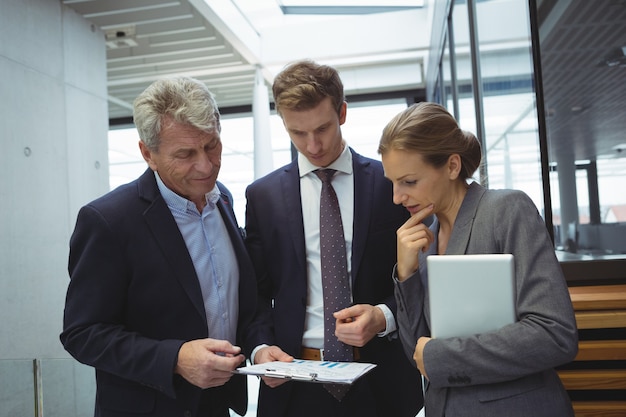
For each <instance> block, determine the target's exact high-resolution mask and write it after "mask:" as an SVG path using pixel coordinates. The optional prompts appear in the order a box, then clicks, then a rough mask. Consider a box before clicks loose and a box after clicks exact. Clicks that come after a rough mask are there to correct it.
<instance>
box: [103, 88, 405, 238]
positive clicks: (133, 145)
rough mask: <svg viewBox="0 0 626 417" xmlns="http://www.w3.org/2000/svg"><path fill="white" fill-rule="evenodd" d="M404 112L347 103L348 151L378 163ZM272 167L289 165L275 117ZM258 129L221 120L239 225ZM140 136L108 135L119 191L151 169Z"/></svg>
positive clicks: (247, 121)
mask: <svg viewBox="0 0 626 417" xmlns="http://www.w3.org/2000/svg"><path fill="white" fill-rule="evenodd" d="M405 108H406V102H405V101H404V100H401V99H394V100H388V101H379V102H361V103H358V102H357V103H348V115H347V119H346V123H345V124H344V125H343V126H342V134H343V136H344V138H345V139H346V142H347V143H348V145H349V146H351V147H353V148H354V150H355V151H356V152H358V153H360V154H361V155H363V156H367V157H370V158H374V159H380V156H379V155H378V141H379V140H380V135H381V133H382V130H383V128H384V127H385V125H386V124H387V122H389V120H391V118H392V117H393V116H395V115H396V114H397V113H399V112H400V111H402V110H403V109H405ZM270 132H271V133H270V134H271V135H272V150H273V153H272V159H273V161H272V162H273V166H274V168H279V167H281V166H283V165H286V164H288V163H289V162H290V161H291V158H292V156H291V141H290V139H289V135H287V132H286V131H285V128H284V126H283V122H282V120H281V118H280V117H279V116H278V115H277V114H275V113H274V114H272V115H271V116H270ZM253 138H254V129H253V120H252V116H251V115H250V114H240V115H225V116H223V117H222V144H223V151H222V167H221V168H220V174H219V180H220V182H222V183H224V185H226V187H228V189H229V190H230V192H231V193H232V194H233V199H234V202H233V207H234V210H235V215H236V216H237V221H238V222H239V224H240V225H241V226H243V224H244V222H245V209H246V200H245V191H246V187H247V186H248V185H249V184H250V183H251V182H252V181H254V140H253ZM138 141H139V136H138V135H137V131H136V129H135V128H134V127H132V128H127V129H114V130H110V131H109V185H110V188H111V189H113V188H116V187H118V186H120V185H122V184H126V183H128V182H130V181H132V180H134V179H135V178H137V177H138V176H140V175H141V174H142V173H143V172H144V171H145V170H146V168H147V164H146V162H145V161H144V160H143V157H142V156H141V153H140V152H139V146H138V145H137V142H138Z"/></svg>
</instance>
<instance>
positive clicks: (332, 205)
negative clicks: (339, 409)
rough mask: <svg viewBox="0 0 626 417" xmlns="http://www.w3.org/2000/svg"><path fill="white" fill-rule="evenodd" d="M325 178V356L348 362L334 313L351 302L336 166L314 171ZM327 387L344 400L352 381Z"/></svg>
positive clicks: (349, 351)
mask: <svg viewBox="0 0 626 417" xmlns="http://www.w3.org/2000/svg"><path fill="white" fill-rule="evenodd" d="M315 173H316V174H317V176H318V177H319V178H320V179H321V180H322V193H321V196H320V253H321V266H322V288H323V295H324V360H329V361H341V362H349V361H352V360H353V355H354V354H353V349H352V346H349V345H346V344H345V343H342V342H340V341H339V340H338V339H337V336H335V318H334V317H333V313H334V312H335V311H339V310H341V309H343V308H346V307H349V306H350V284H349V281H348V266H347V261H346V246H345V245H346V241H345V239H344V235H343V224H342V223H341V212H340V211H339V201H338V200H337V194H336V193H335V189H334V188H333V186H332V184H331V180H332V177H333V175H334V174H335V170H334V169H323V170H317V171H315ZM324 387H325V388H326V390H327V391H328V392H330V393H331V394H332V395H333V396H334V397H335V398H337V399H338V400H340V401H341V399H342V398H343V396H344V395H345V394H346V393H347V392H348V389H349V388H350V386H349V385H338V384H325V385H324Z"/></svg>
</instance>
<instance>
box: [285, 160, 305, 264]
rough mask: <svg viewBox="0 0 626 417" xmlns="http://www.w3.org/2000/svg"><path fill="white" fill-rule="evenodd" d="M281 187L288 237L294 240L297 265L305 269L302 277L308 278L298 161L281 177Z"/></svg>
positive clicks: (286, 169) (287, 168)
mask: <svg viewBox="0 0 626 417" xmlns="http://www.w3.org/2000/svg"><path fill="white" fill-rule="evenodd" d="M280 187H281V196H280V198H281V201H282V202H283V206H284V213H285V221H286V222H287V227H288V228H289V233H288V235H289V236H291V239H292V240H293V245H294V249H295V252H296V261H297V265H299V266H300V267H301V268H303V274H302V276H306V243H305V241H304V221H303V219H302V200H301V199H300V173H299V171H298V162H297V160H294V161H293V162H292V163H291V164H289V165H288V166H287V167H286V168H285V172H284V175H282V176H281V182H280Z"/></svg>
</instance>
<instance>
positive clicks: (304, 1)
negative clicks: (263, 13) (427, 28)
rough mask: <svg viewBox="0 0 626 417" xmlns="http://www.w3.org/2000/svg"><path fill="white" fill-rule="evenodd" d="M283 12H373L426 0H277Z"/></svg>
mask: <svg viewBox="0 0 626 417" xmlns="http://www.w3.org/2000/svg"><path fill="white" fill-rule="evenodd" d="M276 1H277V3H278V6H279V7H280V9H281V10H282V12H283V14H325V15H328V14H336V15H339V14H371V13H382V12H390V11H399V10H409V9H416V8H421V7H424V0H387V1H381V0H315V1H313V0H276Z"/></svg>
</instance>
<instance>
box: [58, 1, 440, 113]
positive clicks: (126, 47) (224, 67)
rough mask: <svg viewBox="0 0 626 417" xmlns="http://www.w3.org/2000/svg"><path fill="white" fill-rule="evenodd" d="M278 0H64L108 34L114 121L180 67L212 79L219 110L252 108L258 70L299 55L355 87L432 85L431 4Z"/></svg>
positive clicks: (266, 71) (264, 76) (264, 77)
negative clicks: (332, 8)
mask: <svg viewBox="0 0 626 417" xmlns="http://www.w3.org/2000/svg"><path fill="white" fill-rule="evenodd" d="M276 1H277V0H210V1H209V0H62V2H63V4H65V5H66V6H68V7H70V8H72V9H74V10H75V11H76V12H77V13H79V14H80V15H82V16H83V17H84V18H85V19H87V20H89V21H91V22H92V23H93V24H94V25H96V26H97V27H98V28H100V29H101V30H102V32H103V35H104V37H105V40H107V51H106V54H107V78H108V95H109V119H110V120H112V121H115V120H127V119H128V118H129V117H130V116H131V115H132V102H133V100H134V98H135V97H136V96H137V95H138V94H139V93H140V92H141V91H143V89H145V88H146V87H147V86H148V85H149V84H150V83H152V82H153V81H154V80H156V79H158V78H161V77H164V76H168V75H174V74H185V75H189V76H193V77H195V78H198V79H200V80H202V81H204V82H205V83H206V84H207V85H208V86H209V88H210V89H211V90H212V91H213V93H215V95H216V98H217V101H218V104H219V105H220V108H221V109H225V108H233V109H237V108H240V106H244V107H243V108H245V107H247V106H250V105H251V104H252V93H253V87H254V85H255V76H256V75H257V73H258V75H259V82H264V83H265V85H266V86H270V85H271V82H272V80H273V78H274V76H275V75H276V73H277V72H278V71H280V69H281V68H283V67H284V65H286V64H287V63H289V62H290V61H293V60H296V59H301V58H311V59H314V60H316V61H318V62H321V63H325V64H329V65H333V66H335V67H336V68H337V69H338V70H339V71H340V72H341V76H342V79H343V80H344V83H345V87H346V94H347V95H354V94H369V93H375V92H383V91H384V92H388V91H411V90H418V89H422V88H424V74H423V68H424V61H425V60H426V56H427V54H428V46H429V36H430V22H429V19H430V16H429V11H430V10H429V8H428V7H424V8H421V9H413V10H408V11H394V12H386V13H377V14H368V15H359V16H351V15H317V16H303V15H284V14H283V13H282V11H281V9H280V7H279V5H278V4H277V2H276ZM402 28H405V29H402ZM399 29H400V30H399ZM380 33H384V34H385V36H384V37H381V36H380ZM257 70H258V71H257ZM270 96H271V92H270Z"/></svg>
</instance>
